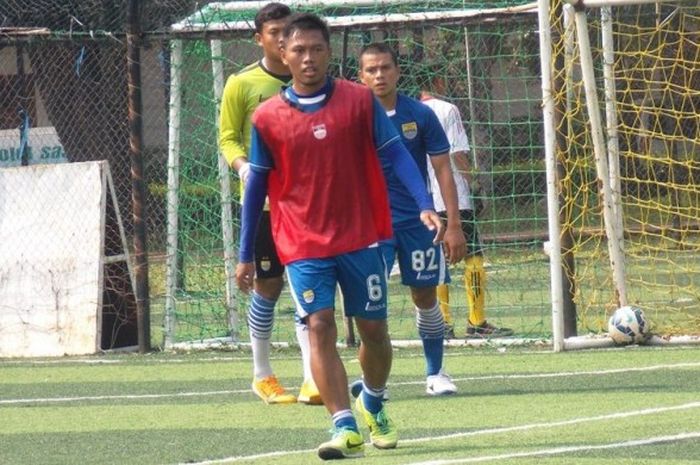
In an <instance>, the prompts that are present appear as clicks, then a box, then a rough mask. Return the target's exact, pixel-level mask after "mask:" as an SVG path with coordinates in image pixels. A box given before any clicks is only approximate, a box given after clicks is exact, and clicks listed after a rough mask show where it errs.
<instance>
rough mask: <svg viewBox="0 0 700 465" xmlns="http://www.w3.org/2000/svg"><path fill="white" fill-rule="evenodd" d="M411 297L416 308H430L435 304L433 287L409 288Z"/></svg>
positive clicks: (435, 295) (435, 298)
mask: <svg viewBox="0 0 700 465" xmlns="http://www.w3.org/2000/svg"><path fill="white" fill-rule="evenodd" d="M411 297H412V298H413V303H414V304H415V305H416V307H418V308H432V307H434V306H435V304H436V303H437V292H436V291H435V287H411Z"/></svg>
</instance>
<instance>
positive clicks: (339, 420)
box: [331, 409, 359, 431]
mask: <svg viewBox="0 0 700 465" xmlns="http://www.w3.org/2000/svg"><path fill="white" fill-rule="evenodd" d="M331 420H333V426H334V427H335V428H336V429H340V428H346V429H351V430H353V431H359V429H358V428H357V421H355V416H354V415H353V414H352V410H349V409H348V410H339V411H337V412H335V413H334V414H333V416H332V417H331Z"/></svg>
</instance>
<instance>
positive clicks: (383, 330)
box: [356, 319, 389, 346]
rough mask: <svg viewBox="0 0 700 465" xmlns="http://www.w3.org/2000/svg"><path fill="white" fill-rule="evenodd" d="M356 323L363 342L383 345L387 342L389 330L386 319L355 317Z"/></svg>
mask: <svg viewBox="0 0 700 465" xmlns="http://www.w3.org/2000/svg"><path fill="white" fill-rule="evenodd" d="M356 323H357V330H358V331H359V333H360V337H361V338H362V343H363V344H365V345H368V346H370V345H371V346H383V345H384V344H388V343H389V330H388V329H387V324H386V320H361V319H357V320H356Z"/></svg>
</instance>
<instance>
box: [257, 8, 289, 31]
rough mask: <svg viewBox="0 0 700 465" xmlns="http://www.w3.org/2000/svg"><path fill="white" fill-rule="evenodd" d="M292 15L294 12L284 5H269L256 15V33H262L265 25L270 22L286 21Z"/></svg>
mask: <svg viewBox="0 0 700 465" xmlns="http://www.w3.org/2000/svg"><path fill="white" fill-rule="evenodd" d="M291 15H292V10H290V9H289V7H288V6H287V5H284V4H282V3H277V2H272V3H268V4H267V5H265V6H264V7H262V8H260V10H259V11H258V12H257V13H256V14H255V32H257V33H261V32H262V29H263V25H264V24H265V23H266V22H268V21H276V20H278V19H284V18H286V17H287V16H291Z"/></svg>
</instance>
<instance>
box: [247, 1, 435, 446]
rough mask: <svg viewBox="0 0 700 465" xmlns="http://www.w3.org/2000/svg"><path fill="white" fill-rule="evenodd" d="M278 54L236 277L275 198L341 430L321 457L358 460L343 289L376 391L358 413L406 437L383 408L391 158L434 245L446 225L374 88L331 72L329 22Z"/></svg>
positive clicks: (280, 237) (278, 240) (250, 260)
mask: <svg viewBox="0 0 700 465" xmlns="http://www.w3.org/2000/svg"><path fill="white" fill-rule="evenodd" d="M281 50H282V58H283V61H284V62H285V63H286V64H287V65H288V66H289V70H290V72H291V74H292V86H291V87H287V88H285V89H283V91H282V92H281V94H280V95H278V96H276V97H273V98H271V99H269V100H268V101H266V102H265V103H263V104H262V105H261V106H260V107H259V108H258V109H257V110H256V112H255V113H254V115H253V129H252V134H251V135H252V137H251V153H250V164H251V165H250V166H251V169H250V176H249V179H248V183H247V185H246V190H245V197H246V202H245V204H244V206H243V215H242V225H241V244H240V262H239V264H238V266H237V268H236V279H237V282H238V285H239V287H240V288H241V289H242V290H243V291H249V290H250V288H251V286H252V283H253V277H254V269H255V268H254V258H255V257H254V252H253V250H254V238H255V229H256V227H257V223H258V219H259V217H260V213H261V210H262V207H263V204H264V199H265V195H268V196H269V203H270V213H271V221H272V234H273V237H274V239H275V244H276V245H277V251H278V253H279V256H280V259H281V261H282V263H283V264H284V265H286V269H287V277H288V281H289V284H290V288H291V292H292V296H293V298H294V299H295V302H296V304H297V313H298V316H299V317H300V318H302V319H303V320H304V321H305V322H306V323H307V324H308V327H309V339H310V342H311V368H312V373H313V378H314V380H315V381H316V384H317V385H318V389H319V391H320V393H321V397H322V399H323V402H324V404H325V406H326V408H327V409H328V411H329V412H330V414H331V416H332V421H333V436H332V438H331V440H330V441H327V442H324V443H323V444H321V445H320V446H319V449H318V454H319V456H320V457H321V458H322V459H324V460H327V459H338V458H346V457H357V456H362V455H363V454H364V442H363V439H362V435H361V434H360V433H359V430H358V427H357V421H356V420H355V416H354V415H353V413H352V410H351V409H350V400H349V395H348V390H347V374H346V372H345V368H344V366H343V363H342V361H341V359H340V357H339V355H338V352H337V350H336V339H337V328H336V325H335V318H334V302H335V290H336V286H337V285H340V288H341V290H342V293H343V299H344V302H345V309H346V313H347V316H353V317H355V319H356V323H357V327H358V331H359V333H360V337H361V338H362V347H361V349H360V354H359V359H360V364H361V366H362V370H363V376H364V380H365V384H366V385H367V387H368V391H369V392H368V393H364V395H363V396H360V397H359V398H358V400H357V402H356V406H357V409H358V411H359V413H360V414H361V415H362V417H363V419H364V420H365V422H367V424H368V426H369V427H370V439H371V441H372V443H373V444H374V446H375V447H377V448H381V449H389V448H394V447H396V444H397V441H398V434H397V431H396V427H395V426H394V423H393V422H392V421H391V420H390V419H389V417H388V415H387V412H386V407H385V406H384V405H383V403H382V397H383V394H384V389H385V386H386V381H387V379H388V376H389V372H390V370H391V342H390V340H389V335H388V330H387V323H386V315H387V307H386V301H387V299H386V295H387V289H386V277H385V264H384V262H383V258H382V254H381V252H380V249H379V247H378V243H379V241H382V240H386V239H389V238H390V237H391V236H392V228H391V215H390V211H389V200H388V193H387V188H386V184H385V181H384V175H383V173H382V163H383V161H384V163H385V164H388V165H391V167H392V169H393V172H394V173H395V174H396V176H397V178H398V179H399V180H400V181H401V182H402V183H403V184H404V185H405V186H406V188H407V190H408V191H409V192H410V193H411V195H412V197H413V198H414V200H415V202H416V204H417V205H418V208H419V211H420V219H421V221H422V222H423V224H424V225H425V227H427V228H428V229H432V230H435V231H436V233H437V234H436V236H435V238H436V240H439V239H440V238H441V236H442V224H441V222H440V219H439V217H438V216H437V214H436V213H435V211H434V209H433V203H432V198H431V196H430V194H429V193H428V192H427V189H426V186H425V184H424V183H423V181H422V179H421V176H420V173H419V171H418V168H417V165H416V163H415V161H414V160H413V158H412V157H411V155H410V154H409V153H408V152H407V150H406V148H405V147H404V146H403V145H402V144H401V142H400V137H399V136H398V134H397V133H396V130H395V129H394V127H393V125H392V123H391V121H390V120H389V119H388V118H387V116H386V114H385V112H384V111H383V110H382V108H381V106H380V105H379V102H377V101H376V100H375V98H374V97H373V95H372V93H371V91H370V90H369V89H367V88H365V87H363V86H359V85H357V84H353V83H350V82H348V81H344V80H333V79H331V78H329V77H328V76H327V70H328V63H329V60H330V53H331V48H330V33H329V31H328V27H327V26H326V24H325V22H324V21H323V20H321V19H320V18H319V17H318V16H315V15H313V14H301V15H295V16H294V17H292V19H291V20H290V21H289V23H288V24H287V26H286V27H285V29H284V31H283V34H282V44H281Z"/></svg>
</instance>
